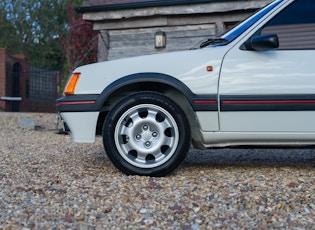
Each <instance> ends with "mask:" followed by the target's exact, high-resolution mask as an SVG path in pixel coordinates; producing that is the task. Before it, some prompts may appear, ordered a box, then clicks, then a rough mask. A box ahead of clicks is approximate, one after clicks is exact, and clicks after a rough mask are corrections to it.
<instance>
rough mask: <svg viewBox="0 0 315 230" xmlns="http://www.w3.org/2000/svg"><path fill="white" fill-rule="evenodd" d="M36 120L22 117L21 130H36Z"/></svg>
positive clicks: (20, 120)
mask: <svg viewBox="0 0 315 230" xmlns="http://www.w3.org/2000/svg"><path fill="white" fill-rule="evenodd" d="M35 125H36V120H35V119H33V118H25V117H21V118H20V119H19V127H20V128H21V129H35Z"/></svg>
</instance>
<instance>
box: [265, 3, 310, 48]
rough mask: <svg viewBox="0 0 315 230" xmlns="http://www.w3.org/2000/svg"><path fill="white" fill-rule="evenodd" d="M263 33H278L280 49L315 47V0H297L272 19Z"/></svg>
mask: <svg viewBox="0 0 315 230" xmlns="http://www.w3.org/2000/svg"><path fill="white" fill-rule="evenodd" d="M261 34H277V35H278V37H279V49H280V50H281V49H282V50H296V49H315V1H314V0H297V1H295V2H293V3H292V4H290V5H289V6H288V7H286V8H285V9H284V10H282V11H281V12H280V13H279V14H277V16H275V17H274V18H273V19H271V20H270V21H269V22H268V23H267V24H266V25H265V26H264V27H263V28H262V30H261Z"/></svg>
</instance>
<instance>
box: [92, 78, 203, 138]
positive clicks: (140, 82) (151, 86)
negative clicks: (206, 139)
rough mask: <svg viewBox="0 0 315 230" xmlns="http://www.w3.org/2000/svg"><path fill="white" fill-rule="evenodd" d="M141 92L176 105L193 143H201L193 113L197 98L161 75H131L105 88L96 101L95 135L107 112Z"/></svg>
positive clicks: (179, 82) (174, 81) (175, 80)
mask: <svg viewBox="0 0 315 230" xmlns="http://www.w3.org/2000/svg"><path fill="white" fill-rule="evenodd" d="M141 91H151V92H156V93H160V94H163V95H165V96H167V97H169V98H170V99H172V100H173V101H174V102H175V103H177V104H178V105H179V106H180V107H181V109H182V110H183V111H184V112H185V113H186V115H187V119H188V120H189V123H190V127H191V137H192V139H193V140H194V143H197V142H200V141H201V134H200V131H199V130H200V128H199V124H198V122H197V119H196V115H195V112H194V110H195V108H194V106H195V105H194V100H195V98H196V97H198V96H196V95H195V94H193V93H192V92H191V90H190V89H189V88H188V87H187V86H186V85H185V84H184V83H183V82H181V81H179V80H178V79H176V78H174V77H172V76H169V75H166V74H161V73H138V74H132V75H128V76H125V77H123V78H120V79H118V80H116V81H115V82H113V83H111V84H110V85H109V86H107V87H106V88H105V89H104V90H103V92H102V93H101V95H100V96H99V99H98V100H97V104H98V106H99V111H100V115H99V118H98V122H97V134H101V130H102V125H103V123H104V120H105V118H106V115H107V113H108V111H109V110H110V109H111V108H112V107H113V106H114V105H115V104H116V103H117V102H118V101H120V100H121V99H122V98H124V97H126V96H128V95H130V94H133V93H136V92H141Z"/></svg>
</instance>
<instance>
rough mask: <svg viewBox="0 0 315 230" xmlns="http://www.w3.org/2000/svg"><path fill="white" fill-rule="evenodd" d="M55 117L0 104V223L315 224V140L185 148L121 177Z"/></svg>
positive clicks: (97, 146) (100, 151) (98, 147)
mask: <svg viewBox="0 0 315 230" xmlns="http://www.w3.org/2000/svg"><path fill="white" fill-rule="evenodd" d="M21 117H30V118H33V119H35V120H36V123H37V125H38V126H40V127H42V129H35V130H28V129H20V128H19V126H18V121H19V119H20V118H21ZM54 117H55V114H23V113H4V112H2V113H0V229H1V230H2V229H5V230H8V229H187V230H192V229H196V230H197V229H201V230H203V229H314V222H315V183H314V181H315V172H314V165H315V149H314V148H225V149H211V150H207V151H199V150H191V151H190V152H189V153H188V155H187V158H186V159H185V161H184V163H183V164H182V165H181V166H180V167H179V168H178V170H176V171H175V172H174V173H173V174H171V175H169V176H168V177H164V178H150V177H140V176H126V175H124V174H122V173H121V172H120V171H118V170H117V169H116V168H115V167H114V166H113V165H112V163H111V162H110V161H109V159H108V157H107V156H106V154H105V152H104V148H103V146H102V139H101V138H100V137H98V138H97V140H96V142H95V143H94V144H75V143H72V141H71V138H70V136H69V135H57V134H55V132H54V131H53V130H54V127H55V124H54Z"/></svg>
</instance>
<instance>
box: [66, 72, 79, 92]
mask: <svg viewBox="0 0 315 230" xmlns="http://www.w3.org/2000/svg"><path fill="white" fill-rule="evenodd" d="M80 74H81V73H73V74H72V75H71V77H70V79H69V81H68V83H67V85H66V88H65V90H64V94H65V95H73V94H74V91H75V88H76V86H77V84H78V81H79V78H80Z"/></svg>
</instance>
